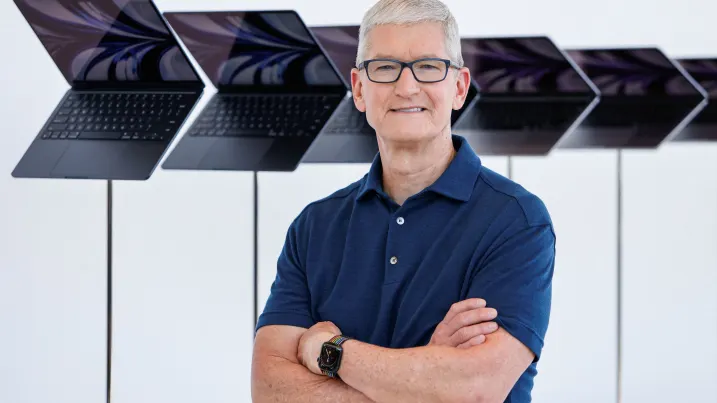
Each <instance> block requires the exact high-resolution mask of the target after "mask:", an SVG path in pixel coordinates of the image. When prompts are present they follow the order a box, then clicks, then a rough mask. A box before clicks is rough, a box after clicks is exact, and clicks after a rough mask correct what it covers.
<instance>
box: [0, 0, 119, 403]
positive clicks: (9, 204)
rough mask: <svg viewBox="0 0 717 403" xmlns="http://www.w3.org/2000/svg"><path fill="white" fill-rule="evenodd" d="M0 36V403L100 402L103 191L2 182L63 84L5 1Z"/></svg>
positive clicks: (91, 186) (92, 186)
mask: <svg viewBox="0 0 717 403" xmlns="http://www.w3.org/2000/svg"><path fill="white" fill-rule="evenodd" d="M0 37H2V38H4V39H3V40H2V41H0V54H2V55H3V58H2V59H3V62H2V63H0V77H1V81H0V82H2V89H3V90H2V96H0V122H2V124H3V130H2V133H1V134H0V402H3V403H5V402H8V403H35V402H62V403H95V402H98V401H101V399H102V398H103V396H104V394H105V368H106V359H105V351H106V350H105V340H106V323H105V311H106V309H107V308H106V305H105V304H104V303H103V301H104V300H105V299H106V280H107V279H106V272H107V271H106V261H107V260H106V238H105V234H106V218H105V217H106V211H105V200H106V198H105V194H106V193H105V192H106V187H105V186H106V185H105V183H104V182H100V181H85V182H61V181H52V180H26V181H19V180H15V179H13V178H12V176H11V175H10V173H11V172H12V170H13V168H14V167H15V164H17V162H18V161H19V159H20V157H21V156H22V154H23V153H24V151H25V149H26V148H27V146H28V145H29V144H30V142H31V141H32V139H33V138H34V137H35V135H36V134H37V133H38V130H40V128H41V127H42V125H43V124H44V122H45V119H46V118H47V115H48V114H49V113H51V112H52V111H53V110H54V108H55V104H56V103H57V102H58V101H59V100H60V99H61V97H62V95H63V94H64V92H65V91H66V86H67V85H66V84H65V82H64V81H63V80H62V77H61V76H60V75H59V73H57V72H56V71H55V70H53V65H52V62H51V61H50V58H49V56H48V55H47V53H46V52H45V50H44V48H42V47H41V46H40V44H39V42H38V41H37V39H36V38H35V37H34V36H33V33H32V31H31V29H30V27H29V26H27V25H26V24H25V22H24V20H22V18H21V16H20V13H19V12H18V11H17V9H16V8H15V6H14V4H13V3H12V2H7V1H5V2H2V3H0ZM38 94H41V95H42V96H38Z"/></svg>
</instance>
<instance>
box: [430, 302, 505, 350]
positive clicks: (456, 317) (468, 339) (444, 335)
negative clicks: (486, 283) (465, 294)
mask: <svg viewBox="0 0 717 403" xmlns="http://www.w3.org/2000/svg"><path fill="white" fill-rule="evenodd" d="M497 316H498V312H497V311H496V310H495V309H493V308H486V302H485V300H483V299H480V298H470V299H466V300H463V301H460V302H456V303H455V304H453V305H452V306H451V309H449V310H448V313H447V314H446V316H445V318H443V321H441V323H439V324H438V326H436V330H434V331H433V335H432V336H431V341H430V342H429V343H428V345H429V346H431V345H434V346H449V347H458V348H469V347H471V346H477V345H479V344H482V343H483V342H484V341H485V335H487V334H491V333H493V332H495V331H496V330H498V324H497V323H495V322H489V321H491V320H493V319H495V318H496V317H497Z"/></svg>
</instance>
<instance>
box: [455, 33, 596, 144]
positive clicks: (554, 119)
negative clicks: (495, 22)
mask: <svg viewBox="0 0 717 403" xmlns="http://www.w3.org/2000/svg"><path fill="white" fill-rule="evenodd" d="M461 48H462V51H463V58H464V60H465V62H466V66H467V67H468V68H469V69H470V70H471V75H472V77H473V80H474V81H475V82H476V84H477V86H478V91H479V95H478V99H477V101H476V102H475V103H474V104H473V106H472V108H470V109H468V110H467V111H466V112H465V113H464V116H463V118H462V119H461V120H460V121H459V122H458V124H457V125H456V128H455V129H454V132H456V133H457V134H459V135H462V136H464V137H465V138H466V140H467V141H468V142H469V144H471V146H472V147H473V148H474V149H475V150H476V152H477V153H479V154H482V155H546V154H548V153H549V152H550V151H551V150H552V149H553V147H554V146H555V144H556V143H557V142H558V141H559V140H560V139H561V138H562V137H563V136H564V135H566V134H569V133H570V131H571V130H572V129H573V128H574V127H575V126H577V125H578V124H579V123H580V122H581V121H582V120H583V119H584V118H585V116H587V114H588V113H589V112H590V110H591V109H592V108H593V107H594V106H595V104H596V103H598V102H599V95H598V94H599V92H598V91H597V89H596V88H595V86H594V85H593V84H592V83H591V82H590V80H589V79H587V77H586V76H585V75H584V74H583V72H582V71H580V69H579V68H578V67H577V66H576V65H575V64H574V63H573V62H572V61H571V60H570V58H569V57H567V55H565V54H564V53H563V52H562V51H561V50H560V49H559V48H558V47H557V46H556V45H555V44H554V43H553V41H552V40H551V39H549V38H548V37H546V36H524V37H503V38H463V39H462V40H461Z"/></svg>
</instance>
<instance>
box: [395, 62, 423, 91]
mask: <svg viewBox="0 0 717 403" xmlns="http://www.w3.org/2000/svg"><path fill="white" fill-rule="evenodd" d="M419 90H420V85H419V82H418V81H416V78H415V77H414V76H413V72H412V71H411V69H410V68H408V67H405V66H404V67H403V68H402V69H401V73H400V75H399V76H398V81H396V83H395V91H396V94H397V95H400V96H404V97H405V96H410V95H413V94H416V93H417V92H418V91H419Z"/></svg>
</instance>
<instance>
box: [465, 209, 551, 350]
mask: <svg viewBox="0 0 717 403" xmlns="http://www.w3.org/2000/svg"><path fill="white" fill-rule="evenodd" d="M502 233H503V234H504V235H503V236H501V237H499V239H497V241H496V242H495V245H496V246H495V247H494V248H493V249H492V250H490V251H489V252H488V254H487V256H486V259H485V260H484V262H483V263H482V264H481V266H480V267H478V268H477V269H476V272H475V275H474V277H473V279H472V281H471V285H470V289H469V295H468V298H482V299H484V300H485V301H486V304H487V306H488V307H491V308H495V309H496V310H497V311H498V317H497V318H496V322H497V323H498V325H499V326H500V327H502V328H503V329H505V330H506V331H507V332H508V333H509V334H511V335H512V336H513V337H515V338H516V339H518V340H519V341H520V342H521V343H523V344H524V345H525V346H526V347H528V348H529V349H530V350H531V351H532V352H533V353H534V354H535V359H534V362H537V361H538V359H539V358H540V353H541V352H542V349H543V343H544V338H545V333H546V332H547V329H548V322H549V317H550V306H551V299H552V279H553V268H554V265H555V233H554V231H553V225H552V223H550V222H548V223H541V224H532V225H531V224H527V223H526V221H525V219H515V220H514V221H513V222H512V223H511V224H510V225H508V226H507V229H506V230H505V231H502Z"/></svg>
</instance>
